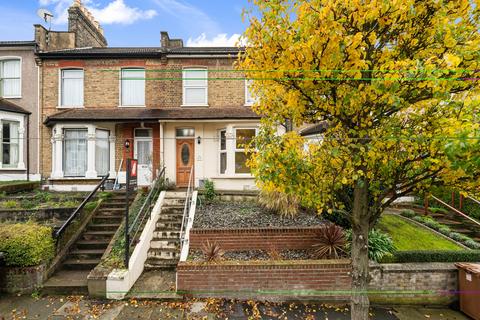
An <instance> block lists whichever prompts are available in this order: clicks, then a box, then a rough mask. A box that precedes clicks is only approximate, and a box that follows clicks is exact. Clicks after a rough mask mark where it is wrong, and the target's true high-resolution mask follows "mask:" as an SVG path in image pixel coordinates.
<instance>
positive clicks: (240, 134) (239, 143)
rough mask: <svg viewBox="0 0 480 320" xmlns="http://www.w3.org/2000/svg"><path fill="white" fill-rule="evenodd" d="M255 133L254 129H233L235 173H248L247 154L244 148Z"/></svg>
mask: <svg viewBox="0 0 480 320" xmlns="http://www.w3.org/2000/svg"><path fill="white" fill-rule="evenodd" d="M255 135H256V129H236V130H235V173H250V168H249V167H248V166H247V160H248V158H249V154H247V153H245V149H246V148H247V146H248V145H249V143H250V142H251V141H252V139H253V138H254V137H255Z"/></svg>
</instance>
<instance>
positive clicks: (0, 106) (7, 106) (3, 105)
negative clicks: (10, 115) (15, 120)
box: [0, 98, 31, 114]
mask: <svg viewBox="0 0 480 320" xmlns="http://www.w3.org/2000/svg"><path fill="white" fill-rule="evenodd" d="M0 110H2V111H8V112H15V113H23V114H31V112H30V111H27V110H25V109H23V108H22V107H20V106H17V105H16V104H15V103H13V102H10V101H8V100H6V99H2V98H0Z"/></svg>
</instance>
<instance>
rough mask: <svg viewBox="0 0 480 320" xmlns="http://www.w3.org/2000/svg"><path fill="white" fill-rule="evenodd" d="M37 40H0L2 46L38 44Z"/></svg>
mask: <svg viewBox="0 0 480 320" xmlns="http://www.w3.org/2000/svg"><path fill="white" fill-rule="evenodd" d="M36 45H37V43H36V42H35V41H0V47H23V46H32V47H33V46H36Z"/></svg>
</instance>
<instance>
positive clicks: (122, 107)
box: [118, 105, 147, 108]
mask: <svg viewBox="0 0 480 320" xmlns="http://www.w3.org/2000/svg"><path fill="white" fill-rule="evenodd" d="M118 107H119V108H146V107H147V106H145V105H143V106H118Z"/></svg>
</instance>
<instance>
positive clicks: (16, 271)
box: [0, 265, 45, 293]
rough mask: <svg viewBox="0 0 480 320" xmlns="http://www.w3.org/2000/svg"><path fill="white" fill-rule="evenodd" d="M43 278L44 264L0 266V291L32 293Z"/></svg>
mask: <svg viewBox="0 0 480 320" xmlns="http://www.w3.org/2000/svg"><path fill="white" fill-rule="evenodd" d="M44 280H45V265H40V266H35V267H0V292H5V293H32V292H33V291H34V290H36V289H37V288H39V287H41V286H42V284H43V281H44Z"/></svg>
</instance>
